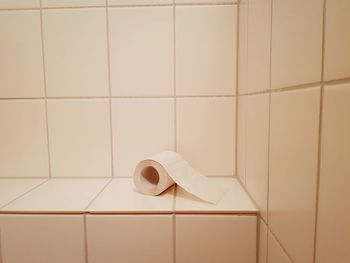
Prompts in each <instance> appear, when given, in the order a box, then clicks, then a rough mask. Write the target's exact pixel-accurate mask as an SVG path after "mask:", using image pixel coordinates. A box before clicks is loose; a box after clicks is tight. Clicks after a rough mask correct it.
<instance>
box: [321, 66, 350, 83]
mask: <svg viewBox="0 0 350 263" xmlns="http://www.w3.org/2000/svg"><path fill="white" fill-rule="evenodd" d="M322 70H323V69H322ZM349 82H350V77H348V78H341V79H334V80H327V81H324V80H323V83H324V85H335V84H345V83H349Z"/></svg>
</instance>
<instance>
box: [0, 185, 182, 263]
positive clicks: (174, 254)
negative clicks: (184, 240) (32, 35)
mask: <svg viewBox="0 0 350 263" xmlns="http://www.w3.org/2000/svg"><path fill="white" fill-rule="evenodd" d="M176 195H177V185H176V184H175V189H174V198H173V215H172V217H173V263H176ZM0 263H1V262H0Z"/></svg>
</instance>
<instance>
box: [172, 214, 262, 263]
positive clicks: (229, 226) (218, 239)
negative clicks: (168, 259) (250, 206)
mask: <svg viewBox="0 0 350 263" xmlns="http://www.w3.org/2000/svg"><path fill="white" fill-rule="evenodd" d="M176 262H177V263H187V262H191V263H212V262H220V263H232V262H239V263H255V262H256V217H255V216H228V215H201V216H198V215H176Z"/></svg>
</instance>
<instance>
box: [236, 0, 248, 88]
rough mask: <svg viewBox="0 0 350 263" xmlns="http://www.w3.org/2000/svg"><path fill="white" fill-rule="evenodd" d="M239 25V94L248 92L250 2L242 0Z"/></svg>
mask: <svg viewBox="0 0 350 263" xmlns="http://www.w3.org/2000/svg"><path fill="white" fill-rule="evenodd" d="M238 8H239V23H238V31H239V37H238V69H237V71H238V81H237V85H238V89H237V92H238V94H245V93H247V92H248V87H247V84H248V83H247V82H248V15H249V1H248V0H241V1H240V3H239V6H238Z"/></svg>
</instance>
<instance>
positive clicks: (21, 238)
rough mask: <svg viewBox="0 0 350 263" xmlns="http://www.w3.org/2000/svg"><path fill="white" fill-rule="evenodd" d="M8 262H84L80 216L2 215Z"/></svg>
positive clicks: (3, 250)
mask: <svg viewBox="0 0 350 263" xmlns="http://www.w3.org/2000/svg"><path fill="white" fill-rule="evenodd" d="M0 228H1V249H2V260H3V262H6V263H18V262H26V263H38V262H50V263H61V262H66V263H85V248H84V221H83V216H81V215H74V216H72V215H54V216H53V215H51V216H50V215H0Z"/></svg>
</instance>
